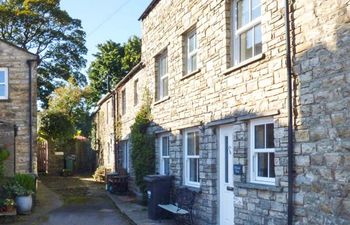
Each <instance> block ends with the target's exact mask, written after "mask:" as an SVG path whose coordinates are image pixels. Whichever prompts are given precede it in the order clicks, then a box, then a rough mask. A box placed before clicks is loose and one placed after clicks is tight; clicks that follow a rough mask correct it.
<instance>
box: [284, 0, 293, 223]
mask: <svg viewBox="0 0 350 225" xmlns="http://www.w3.org/2000/svg"><path fill="white" fill-rule="evenodd" d="M289 22H290V21H289V1H288V0H285V24H286V66H287V84H288V225H292V224H293V211H294V209H293V186H294V180H293V176H294V174H293V169H294V166H293V163H294V160H293V99H292V96H293V95H292V91H293V90H292V61H291V52H290V26H289Z"/></svg>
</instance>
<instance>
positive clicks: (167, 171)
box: [163, 159, 170, 175]
mask: <svg viewBox="0 0 350 225" xmlns="http://www.w3.org/2000/svg"><path fill="white" fill-rule="evenodd" d="M163 162H164V165H163V166H164V174H165V175H169V174H170V170H169V167H170V163H169V159H163Z"/></svg>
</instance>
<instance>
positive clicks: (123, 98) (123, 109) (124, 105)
mask: <svg viewBox="0 0 350 225" xmlns="http://www.w3.org/2000/svg"><path fill="white" fill-rule="evenodd" d="M121 97H122V115H125V113H126V89H123V90H122V96H121Z"/></svg>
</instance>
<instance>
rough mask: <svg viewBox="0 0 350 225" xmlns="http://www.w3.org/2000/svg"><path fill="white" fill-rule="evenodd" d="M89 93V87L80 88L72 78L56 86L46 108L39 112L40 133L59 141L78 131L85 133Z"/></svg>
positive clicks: (88, 127) (69, 137)
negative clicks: (64, 83)
mask: <svg viewBox="0 0 350 225" xmlns="http://www.w3.org/2000/svg"><path fill="white" fill-rule="evenodd" d="M89 94H90V91H89V89H81V88H80V87H78V86H77V85H76V84H75V82H74V81H73V80H69V82H68V83H67V84H66V85H65V86H62V87H59V88H57V89H56V90H55V91H54V92H53V94H52V95H51V96H50V98H49V107H48V109H47V110H45V111H43V112H42V113H41V120H40V129H39V133H40V135H41V136H42V137H44V138H45V139H47V140H52V141H55V142H61V143H62V142H65V141H68V140H70V139H72V138H73V137H74V135H75V134H76V133H78V132H79V133H81V134H82V135H87V134H88V133H89V130H90V123H88V122H87V121H89V116H90V115H89V108H88V107H87V104H86V99H87V98H88V96H89ZM80 131H81V132H80Z"/></svg>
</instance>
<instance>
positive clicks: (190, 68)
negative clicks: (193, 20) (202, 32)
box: [186, 30, 198, 74]
mask: <svg viewBox="0 0 350 225" xmlns="http://www.w3.org/2000/svg"><path fill="white" fill-rule="evenodd" d="M193 36H194V37H195V48H194V49H193V51H190V39H191V37H193ZM186 47H187V59H186V69H187V74H189V73H192V72H194V71H196V70H197V69H198V37H197V31H196V30H192V31H191V32H189V33H188V34H187V37H186ZM193 56H196V67H195V68H193V65H192V60H191V58H192V57H193Z"/></svg>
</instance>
